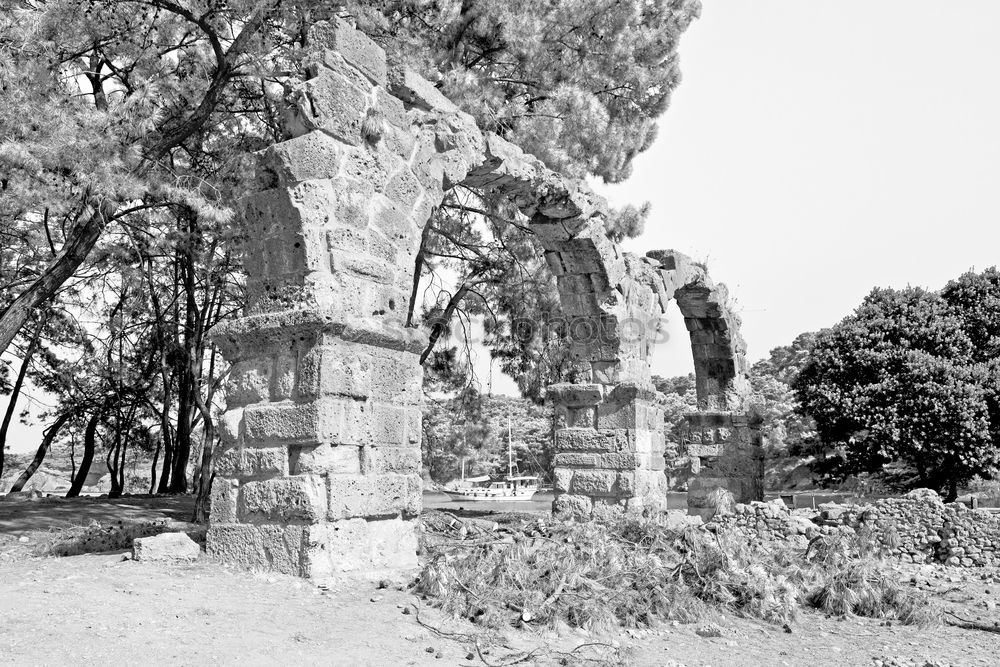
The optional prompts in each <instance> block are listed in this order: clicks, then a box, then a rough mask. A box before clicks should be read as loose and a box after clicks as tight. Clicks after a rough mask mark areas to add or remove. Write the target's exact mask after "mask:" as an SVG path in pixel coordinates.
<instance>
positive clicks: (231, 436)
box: [217, 400, 243, 448]
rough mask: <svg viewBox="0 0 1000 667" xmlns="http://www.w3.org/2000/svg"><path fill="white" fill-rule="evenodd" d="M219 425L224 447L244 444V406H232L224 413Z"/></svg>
mask: <svg viewBox="0 0 1000 667" xmlns="http://www.w3.org/2000/svg"><path fill="white" fill-rule="evenodd" d="M227 403H228V400H227ZM217 426H218V428H219V439H220V440H221V441H222V446H223V448H233V447H238V446H240V445H242V444H243V408H236V407H230V408H229V409H228V410H226V411H225V412H223V413H222V417H220V418H219V420H218V422H217Z"/></svg>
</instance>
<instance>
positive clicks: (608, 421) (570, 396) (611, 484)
mask: <svg viewBox="0 0 1000 667" xmlns="http://www.w3.org/2000/svg"><path fill="white" fill-rule="evenodd" d="M547 395H548V396H549V398H550V399H551V400H552V402H553V406H554V409H555V411H556V423H557V430H556V455H555V461H554V467H555V491H556V498H555V502H554V504H553V512H554V513H555V514H556V515H558V516H561V517H564V518H570V517H575V518H583V519H590V518H594V519H604V520H607V519H616V518H621V517H622V516H624V515H625V514H626V513H641V512H642V511H644V510H650V511H657V510H661V509H664V508H665V498H666V495H665V490H666V478H665V477H664V474H663V469H664V459H663V410H662V409H661V408H660V407H659V405H658V402H657V400H656V398H657V397H656V392H655V390H653V389H652V388H645V387H642V386H640V385H637V384H629V383H623V384H618V385H602V384H557V385H551V386H549V388H548V390H547Z"/></svg>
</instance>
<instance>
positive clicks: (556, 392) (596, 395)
mask: <svg viewBox="0 0 1000 667" xmlns="http://www.w3.org/2000/svg"><path fill="white" fill-rule="evenodd" d="M603 393H604V392H603V387H602V386H601V385H599V384H570V383H565V382H564V383H560V384H551V385H549V386H548V387H547V388H546V390H545V395H546V396H547V397H548V398H549V399H551V400H552V402H553V403H558V404H559V405H566V406H573V407H583V406H587V405H597V404H598V403H600V402H601V398H602V396H603Z"/></svg>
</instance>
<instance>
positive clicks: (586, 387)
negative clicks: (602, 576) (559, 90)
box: [207, 21, 762, 579]
mask: <svg viewBox="0 0 1000 667" xmlns="http://www.w3.org/2000/svg"><path fill="white" fill-rule="evenodd" d="M309 41H310V43H311V46H310V50H309V54H310V55H309V56H308V60H307V72H308V75H309V78H308V79H307V80H305V81H303V82H301V83H300V84H298V85H297V86H295V87H294V89H293V90H292V91H291V93H290V94H289V96H288V99H289V101H290V104H289V105H288V112H287V118H286V127H287V131H288V138H287V140H285V141H282V142H281V143H278V144H275V145H273V146H271V147H269V148H267V149H266V150H265V151H263V152H262V153H260V154H259V164H258V172H259V173H258V184H259V188H258V191H257V192H256V193H255V194H253V195H251V196H249V197H248V198H247V199H246V200H245V201H244V202H243V215H244V217H245V221H246V225H247V228H248V232H249V241H248V247H247V257H246V260H245V261H246V269H247V274H248V276H249V277H248V282H247V294H248V305H247V309H246V313H245V316H244V317H243V318H242V319H240V320H238V321H236V322H235V323H233V324H232V325H230V326H229V327H227V328H226V329H225V330H224V331H222V332H221V333H220V334H219V335H218V336H217V342H218V343H219V345H220V347H221V348H222V351H223V354H224V355H225V357H226V359H227V360H228V361H230V362H231V364H232V371H231V376H230V379H229V383H228V392H227V397H228V399H227V400H228V404H227V411H226V412H225V414H224V416H223V418H222V420H221V421H222V423H221V425H220V431H221V436H222V440H223V446H222V448H221V449H220V452H219V454H218V458H217V463H216V477H215V481H214V484H213V490H212V506H211V518H210V526H209V531H208V537H207V548H208V551H209V552H210V553H211V554H213V555H215V556H217V557H219V558H221V559H223V560H226V561H231V562H236V563H239V564H241V565H244V566H248V567H257V568H264V569H273V570H277V571H281V572H285V573H289V574H295V575H299V576H303V577H309V578H314V579H321V578H326V577H331V576H337V575H341V574H347V573H352V574H357V575H362V576H368V577H378V576H382V575H384V574H386V573H390V572H392V571H398V570H405V569H408V568H411V567H414V566H416V564H417V559H416V553H417V517H418V515H419V512H420V509H421V481H420V462H421V456H420V434H421V430H420V419H421V417H420V402H421V381H422V369H421V366H420V364H419V363H418V357H419V352H420V351H421V350H422V349H423V348H424V346H425V344H426V338H425V335H424V334H423V333H422V332H420V331H419V330H418V329H414V328H406V327H404V326H403V323H404V319H405V315H406V310H407V304H408V300H409V294H410V290H411V287H412V280H413V270H414V259H415V255H416V253H417V250H418V248H419V243H420V237H421V230H422V228H423V227H424V224H425V223H426V221H427V220H428V219H429V216H430V215H431V214H432V212H433V210H434V209H435V207H437V206H438V205H439V204H440V203H441V201H442V199H443V197H444V193H445V191H446V190H448V189H449V188H452V187H455V186H456V185H463V186H467V187H469V188H472V189H475V190H479V191H482V192H487V193H490V194H491V195H500V196H503V197H506V198H507V200H508V201H510V202H511V203H512V204H514V205H515V206H516V207H517V208H518V209H519V210H520V211H521V212H522V213H523V214H524V216H525V217H526V218H527V220H528V221H529V225H530V229H531V231H532V232H534V234H535V235H536V238H537V240H538V243H539V245H540V251H541V252H544V254H545V258H546V260H547V263H548V265H549V267H550V268H551V270H552V272H553V273H554V274H555V276H556V277H557V281H558V290H559V295H560V299H561V304H562V309H563V311H564V313H565V315H566V316H567V317H569V318H571V322H572V326H571V329H572V332H573V334H572V335H573V341H574V342H573V347H572V358H573V360H574V361H573V365H574V369H573V374H572V376H573V377H574V379H575V381H574V382H572V383H564V384H557V385H554V386H550V387H549V389H548V395H549V396H550V397H551V399H552V402H553V404H554V406H555V410H556V413H557V417H558V430H557V432H556V448H557V449H556V451H557V453H556V456H555V470H554V472H555V482H556V500H555V503H554V508H553V510H554V512H555V513H556V514H558V515H561V516H567V517H577V518H581V519H589V518H601V519H605V518H614V517H618V516H622V515H624V514H625V513H627V512H637V511H643V510H653V511H655V510H658V509H662V508H663V507H664V500H665V495H664V493H665V486H666V479H665V476H664V472H663V470H664V439H663V411H662V409H661V408H660V407H659V404H658V394H657V392H656V391H655V389H654V387H653V385H652V383H651V381H650V370H649V363H648V357H649V354H650V351H651V347H652V345H653V344H654V343H655V337H656V335H657V331H656V330H655V327H653V328H652V329H651V328H650V327H649V326H647V323H648V322H650V321H655V322H658V321H659V315H660V314H662V312H663V311H664V310H665V309H666V307H667V305H668V303H669V302H670V301H671V300H674V301H676V302H677V305H678V306H679V307H680V311H681V313H682V314H683V316H684V319H685V322H686V324H687V328H688V330H689V331H690V332H691V343H692V351H693V353H694V358H695V368H696V375H697V393H698V407H699V410H698V412H697V413H695V414H692V415H691V416H690V418H689V419H688V428H687V440H688V442H689V444H690V447H691V453H692V455H693V456H694V457H695V458H696V460H697V462H698V464H697V465H696V468H697V469H698V477H697V479H695V480H694V481H693V482H692V485H691V493H690V499H691V500H690V503H691V510H692V512H696V513H701V512H704V511H706V507H707V506H708V504H709V503H708V492H709V491H711V490H712V489H715V488H718V487H723V488H725V489H728V490H729V491H730V492H731V493H732V494H733V495H734V497H735V499H736V500H737V501H740V502H746V501H750V500H755V499H759V498H760V497H761V495H762V493H761V482H760V480H761V477H762V468H761V458H760V448H759V431H758V430H756V429H755V428H754V425H753V424H752V423H751V422H750V421H749V420H748V418H747V416H746V395H747V390H746V378H745V375H746V362H745V360H744V356H743V353H744V343H743V341H742V339H741V338H740V335H739V332H738V328H739V321H738V318H737V317H736V316H735V315H734V314H733V313H732V312H731V311H730V309H729V307H728V305H727V303H728V301H727V293H726V290H725V288H724V287H723V286H721V285H716V284H714V283H713V282H712V281H711V280H710V279H709V278H708V276H707V275H706V274H705V272H704V271H703V270H702V269H701V268H699V267H698V266H696V265H695V264H693V263H692V262H691V261H690V260H689V259H688V258H686V257H685V256H683V255H681V254H679V253H676V252H672V251H656V252H651V253H648V254H647V256H646V257H641V258H640V257H636V256H632V255H629V254H627V253H622V252H620V251H619V249H618V248H617V247H616V246H615V244H614V243H612V242H611V241H610V240H609V238H608V237H607V235H606V233H605V226H604V221H605V218H606V216H607V215H608V210H607V205H606V203H605V202H604V201H603V200H602V199H601V198H600V197H598V196H597V195H595V194H594V193H592V192H590V191H589V190H588V189H587V188H586V187H585V186H584V185H581V184H580V183H577V182H574V181H571V180H568V179H566V178H564V177H563V176H561V175H559V174H557V173H554V172H553V171H551V170H550V169H547V168H546V167H545V166H544V165H543V164H542V163H541V162H540V161H539V160H538V159H536V158H534V157H532V156H530V155H527V154H525V153H524V152H522V151H521V150H520V149H519V148H517V147H516V146H514V145H512V144H510V143H508V142H507V141H505V140H503V139H502V138H500V137H498V136H496V135H493V134H490V133H484V132H482V131H480V130H479V129H478V128H477V127H476V124H475V122H474V120H473V119H472V117H471V116H469V115H468V114H466V113H463V112H462V111H460V110H459V109H458V107H456V106H455V105H454V104H453V103H451V102H450V101H449V100H448V99H446V98H445V97H444V96H443V95H442V94H441V93H440V92H439V91H438V90H437V89H436V88H435V87H434V86H433V85H431V84H430V83H428V82H427V81H425V80H424V79H421V78H420V77H418V76H416V75H415V74H413V73H412V72H405V73H403V74H401V75H399V76H394V77H393V80H392V81H391V82H390V80H389V75H388V71H387V65H386V58H385V53H384V52H383V50H382V49H381V48H380V47H379V46H378V45H376V44H375V43H374V42H372V41H371V40H369V39H368V38H367V37H366V36H365V35H363V34H362V33H361V32H359V31H356V30H355V29H353V28H352V27H351V26H350V25H348V24H347V23H345V22H343V21H337V22H335V23H330V24H328V23H320V24H316V25H315V26H313V27H312V28H311V30H310V34H309Z"/></svg>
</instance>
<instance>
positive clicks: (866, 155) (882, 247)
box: [481, 0, 1000, 391]
mask: <svg viewBox="0 0 1000 667" xmlns="http://www.w3.org/2000/svg"><path fill="white" fill-rule="evenodd" d="M704 5H705V8H704V11H703V12H702V17H701V18H700V19H699V20H697V21H695V22H694V23H693V24H692V25H691V27H690V28H689V29H688V31H687V33H686V34H685V35H684V36H683V37H682V39H681V45H680V54H681V69H682V71H683V74H684V80H683V82H682V83H681V85H680V87H679V88H678V89H677V90H676V91H675V93H674V97H673V101H672V103H671V105H670V108H669V110H668V111H667V113H666V114H665V115H664V117H663V118H662V119H661V121H660V133H659V136H658V138H657V140H656V142H655V144H654V145H653V146H652V147H651V148H650V150H648V151H647V152H646V153H644V154H642V155H640V156H639V157H638V158H637V159H636V161H635V164H634V169H633V175H632V177H631V178H630V179H629V180H628V181H627V182H625V183H623V184H619V185H615V186H598V190H599V191H600V192H602V193H603V194H604V195H605V196H607V197H608V198H609V199H610V200H611V201H612V202H613V203H615V204H619V205H620V204H625V203H630V202H632V203H639V202H642V201H646V200H648V201H650V202H651V203H652V205H653V208H652V214H651V218H650V221H649V223H648V225H647V229H646V232H645V234H644V235H643V236H642V237H640V238H639V239H636V240H634V241H631V242H629V243H627V244H626V247H627V248H628V249H629V250H632V251H633V252H637V253H645V251H647V250H651V249H654V248H674V249H677V250H680V251H681V252H685V253H688V254H689V255H691V256H693V257H694V258H695V259H706V258H707V260H708V264H709V272H710V273H711V275H712V276H713V277H714V278H715V279H716V280H721V281H723V282H725V283H726V284H727V285H728V286H729V287H730V291H731V293H732V294H733V296H734V297H735V298H736V300H737V301H738V303H739V305H740V306H741V315H742V317H743V335H744V337H745V338H746V340H747V343H748V346H749V357H750V359H751V360H757V359H759V358H761V357H762V356H765V355H766V354H767V352H768V350H770V349H771V348H773V347H776V346H778V345H785V344H787V343H789V342H791V340H792V339H793V338H794V337H795V336H796V335H798V334H799V333H801V332H804V331H811V330H817V329H820V328H823V327H828V326H830V325H832V324H835V323H836V322H837V321H839V320H840V319H841V318H842V317H844V316H845V315H847V314H848V313H849V312H850V311H851V310H853V309H854V308H855V307H856V306H857V305H858V304H859V303H860V302H861V299H862V298H864V296H865V295H866V294H867V293H868V292H869V291H871V289H872V288H873V287H875V286H889V287H904V286H906V285H907V284H912V285H921V286H925V287H930V288H935V289H936V288H939V287H941V286H943V285H944V283H946V282H947V281H948V280H950V279H951V278H954V277H956V276H958V275H959V274H961V273H962V272H963V271H965V270H967V269H969V268H971V267H976V268H977V269H984V268H986V267H989V266H992V265H994V264H995V263H998V260H1000V252H998V251H1000V228H998V226H997V221H998V219H1000V216H998V212H1000V186H998V184H1000V85H998V84H997V81H998V72H1000V39H998V38H997V36H996V31H997V26H1000V2H997V1H996V0H962V2H948V3H945V2H928V1H925V0H905V1H904V0H879V1H878V2H861V1H860V0H837V1H836V2H830V1H821V0H808V1H807V0H753V2H748V1H747V0H705V1H704ZM668 318H669V319H670V323H669V328H668V332H669V333H670V334H671V338H672V340H671V341H670V342H669V343H667V344H665V345H661V346H660V347H659V349H658V350H657V351H656V353H655V354H654V359H653V370H654V372H657V373H660V374H661V375H677V374H681V373H686V372H689V371H690V370H691V368H692V363H691V353H690V348H689V347H688V342H687V340H686V332H685V331H684V327H683V321H682V320H681V318H680V316H679V314H677V313H670V314H668ZM482 356H484V357H485V356H486V355H485V354H484V355H482ZM486 367H488V362H486V361H485V360H484V373H481V374H483V376H484V377H485V368H486ZM493 387H494V390H495V391H510V389H509V387H511V385H509V384H508V383H506V382H503V381H500V380H498V378H497V375H496V374H494V383H493Z"/></svg>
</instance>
